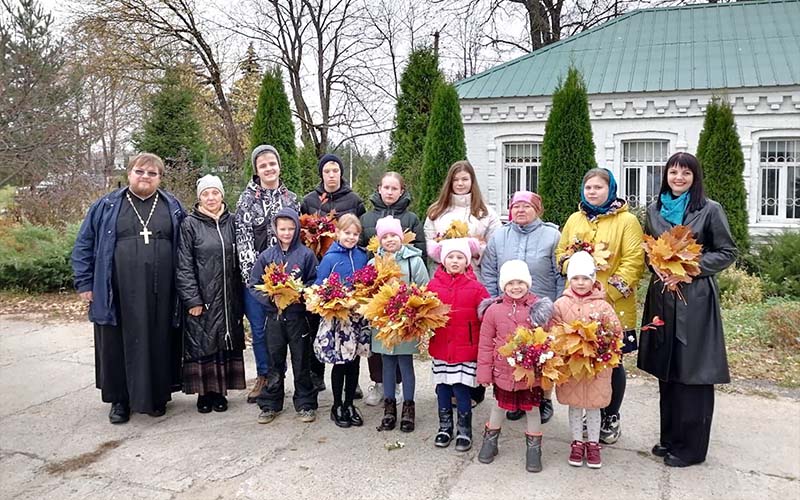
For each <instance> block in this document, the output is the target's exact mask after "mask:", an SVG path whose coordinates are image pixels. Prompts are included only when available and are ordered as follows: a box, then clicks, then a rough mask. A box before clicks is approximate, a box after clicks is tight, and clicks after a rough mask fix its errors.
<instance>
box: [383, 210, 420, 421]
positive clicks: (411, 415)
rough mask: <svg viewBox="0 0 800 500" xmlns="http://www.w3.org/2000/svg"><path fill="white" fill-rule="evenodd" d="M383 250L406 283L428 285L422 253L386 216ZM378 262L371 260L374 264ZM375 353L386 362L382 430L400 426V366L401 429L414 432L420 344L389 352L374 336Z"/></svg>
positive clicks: (407, 344) (405, 344)
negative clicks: (398, 393) (399, 379)
mask: <svg viewBox="0 0 800 500" xmlns="http://www.w3.org/2000/svg"><path fill="white" fill-rule="evenodd" d="M375 232H376V234H377V235H378V240H379V241H380V245H381V247H380V248H379V249H378V255H380V256H384V255H391V256H393V257H394V259H395V261H396V262H397V264H398V266H400V271H401V272H402V273H403V275H402V277H401V279H402V280H403V281H404V282H406V283H415V284H417V285H426V284H427V283H428V280H429V277H428V271H427V269H426V268H425V262H424V261H423V260H422V251H420V250H419V249H418V248H414V247H413V246H411V245H403V228H402V226H401V225H400V219H395V218H394V217H391V216H389V217H383V218H382V219H378V222H377V223H376V224H375ZM373 262H374V259H373V260H371V261H370V263H373ZM372 352H376V353H380V354H381V355H382V360H383V398H384V399H383V419H382V420H381V425H380V427H378V429H380V430H386V431H390V430H393V429H394V428H395V425H396V424H397V399H395V385H396V372H397V367H398V366H399V367H400V373H401V374H402V376H403V410H402V412H401V415H400V430H401V431H403V432H411V431H413V430H414V420H415V408H414V389H415V384H416V378H415V376H414V358H413V355H414V354H415V353H416V352H417V341H416V340H411V341H407V342H401V343H399V344H397V345H396V346H394V347H392V348H391V349H388V348H387V347H386V346H385V345H384V344H383V342H381V341H380V340H379V339H377V338H375V336H373V338H372Z"/></svg>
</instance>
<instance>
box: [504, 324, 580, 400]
mask: <svg viewBox="0 0 800 500" xmlns="http://www.w3.org/2000/svg"><path fill="white" fill-rule="evenodd" d="M554 340H555V337H553V335H551V334H550V333H548V332H546V331H545V330H544V329H542V328H541V327H536V328H535V329H530V328H525V327H523V326H520V327H519V328H517V329H516V331H515V332H514V335H512V336H511V338H509V339H508V342H506V344H505V345H503V346H502V347H500V348H498V349H497V352H498V353H499V354H500V355H501V356H504V357H505V358H506V360H507V361H508V364H509V365H511V366H512V367H514V380H517V381H520V380H525V383H526V384H528V386H529V387H534V386H535V385H536V384H537V382H538V383H539V385H541V386H542V388H544V389H545V390H549V389H551V388H552V387H553V386H555V385H556V384H557V383H559V382H561V381H563V380H564V379H565V377H566V374H565V367H564V360H563V359H562V358H561V356H560V355H558V354H557V353H556V351H555V349H553V345H552V344H553V341H554Z"/></svg>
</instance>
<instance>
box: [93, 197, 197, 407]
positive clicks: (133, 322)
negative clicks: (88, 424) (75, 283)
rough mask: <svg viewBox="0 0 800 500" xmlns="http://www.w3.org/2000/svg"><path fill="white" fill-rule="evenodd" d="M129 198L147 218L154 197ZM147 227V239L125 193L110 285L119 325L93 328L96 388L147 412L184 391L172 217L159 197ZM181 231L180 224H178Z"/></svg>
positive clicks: (106, 396) (106, 398) (111, 399)
mask: <svg viewBox="0 0 800 500" xmlns="http://www.w3.org/2000/svg"><path fill="white" fill-rule="evenodd" d="M131 200H132V201H133V203H134V204H135V206H136V209H137V210H138V211H139V215H140V216H141V218H142V219H143V220H145V221H146V220H147V217H148V215H149V214H150V209H151V207H152V206H153V202H154V200H155V196H151V197H150V198H148V199H147V200H144V201H143V200H140V199H139V198H137V197H136V196H133V195H131ZM147 228H148V229H149V230H150V231H152V234H149V235H148V237H149V243H148V244H145V240H144V237H143V236H142V235H141V234H139V233H140V232H141V231H142V230H143V228H142V224H141V222H140V221H139V218H138V217H137V216H136V213H135V212H134V211H133V208H132V207H131V204H130V203H129V202H128V200H127V199H125V198H123V200H122V205H121V206H120V211H119V217H118V218H117V243H116V248H115V250H114V264H113V272H112V278H111V283H112V290H113V294H114V296H113V300H114V306H115V307H116V309H117V313H118V314H117V317H118V322H117V326H109V325H97V324H95V327H94V342H95V376H96V383H97V388H98V389H100V390H101V392H102V397H103V401H104V402H107V403H114V402H123V401H128V402H129V403H130V407H131V411H134V412H140V413H148V412H152V411H153V410H155V409H158V408H159V407H161V406H163V405H164V404H166V402H167V401H169V400H170V399H171V393H172V392H174V391H178V390H180V355H181V354H180V353H181V349H180V347H181V346H180V342H181V338H180V331H179V330H178V329H175V328H173V326H172V315H173V307H174V304H175V299H176V295H175V286H174V279H173V276H174V268H175V262H173V258H174V257H173V256H174V254H173V251H172V232H173V228H172V222H171V219H170V213H169V206H168V205H167V203H166V200H164V199H163V198H160V199H159V200H158V204H157V205H156V208H155V212H154V213H153V217H152V219H151V220H150V222H149V224H148V225H147ZM175 230H177V228H175Z"/></svg>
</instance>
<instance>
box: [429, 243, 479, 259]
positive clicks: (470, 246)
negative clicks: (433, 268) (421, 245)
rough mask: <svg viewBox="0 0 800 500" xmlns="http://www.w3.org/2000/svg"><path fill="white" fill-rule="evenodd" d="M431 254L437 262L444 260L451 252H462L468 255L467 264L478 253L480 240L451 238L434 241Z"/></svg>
mask: <svg viewBox="0 0 800 500" xmlns="http://www.w3.org/2000/svg"><path fill="white" fill-rule="evenodd" d="M433 245H434V246H433V248H432V249H431V252H430V255H431V257H433V260H435V261H437V262H444V259H445V258H446V257H447V255H448V254H449V253H451V252H461V253H462V254H464V255H465V256H466V257H467V265H470V263H471V262H472V256H473V255H477V254H478V251H479V249H480V245H479V244H478V240H476V239H475V238H451V239H449V240H442V241H440V242H439V243H434V244H433Z"/></svg>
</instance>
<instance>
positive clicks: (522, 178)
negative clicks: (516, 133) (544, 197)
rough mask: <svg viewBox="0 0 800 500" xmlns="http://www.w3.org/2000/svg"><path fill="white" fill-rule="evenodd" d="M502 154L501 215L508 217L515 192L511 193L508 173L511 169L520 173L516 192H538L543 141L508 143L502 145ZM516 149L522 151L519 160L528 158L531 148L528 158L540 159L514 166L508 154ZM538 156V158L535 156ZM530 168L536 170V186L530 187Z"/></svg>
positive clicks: (521, 162) (518, 163) (520, 162)
mask: <svg viewBox="0 0 800 500" xmlns="http://www.w3.org/2000/svg"><path fill="white" fill-rule="evenodd" d="M501 146H502V148H501V152H502V153H501V154H502V189H501V192H500V208H501V215H508V201H509V200H510V199H511V195H513V192H510V191H509V189H510V188H511V186H509V182H508V172H509V170H511V169H515V170H518V171H519V182H518V185H517V186H515V189H514V191H518V190H522V189H527V190H531V191H533V192H537V191H538V188H539V186H538V183H539V181H540V180H541V166H542V141H541V140H530V139H528V140H519V141H517V140H514V141H507V142H503V143H502V144H501ZM512 147H513V148H515V150H516V151H517V152H519V150H520V149H522V151H521V153H522V155H521V156H520V155H518V156H517V157H518V158H526V156H525V153H526V152H527V151H525V150H526V149H528V148H530V153H531V154H530V156H527V158H538V161H536V160H530V161H518V162H514V163H513V164H512V163H510V162H509V157H508V152H509V150H510V148H512ZM536 154H538V156H535V155H536ZM530 168H535V169H536V185H535V186H531V185H529V179H528V170H529V169H530Z"/></svg>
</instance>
